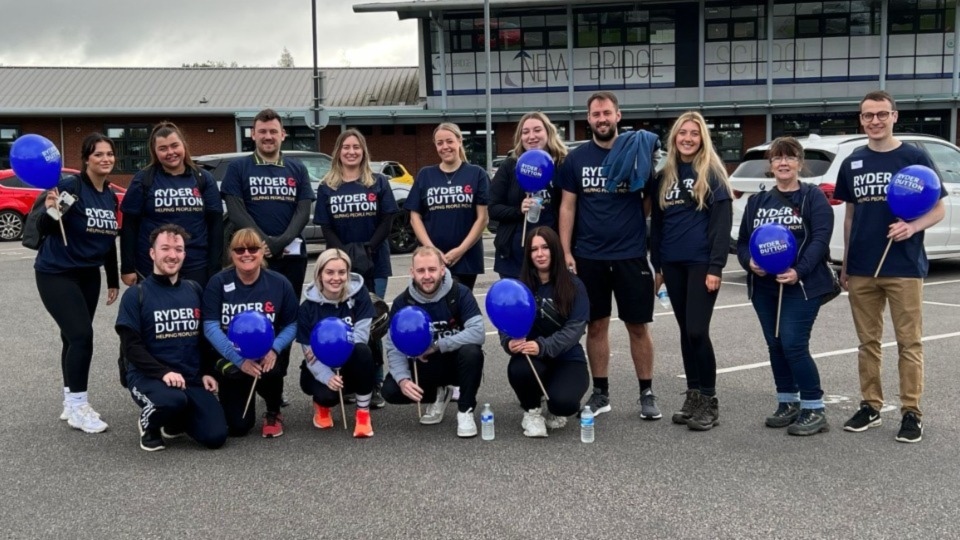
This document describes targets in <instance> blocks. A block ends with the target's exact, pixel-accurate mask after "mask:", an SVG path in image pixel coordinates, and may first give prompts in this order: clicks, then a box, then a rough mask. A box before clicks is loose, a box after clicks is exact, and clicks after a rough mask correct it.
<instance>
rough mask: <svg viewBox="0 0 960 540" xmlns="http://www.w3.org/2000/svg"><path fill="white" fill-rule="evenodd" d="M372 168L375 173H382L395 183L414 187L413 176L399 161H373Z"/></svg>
mask: <svg viewBox="0 0 960 540" xmlns="http://www.w3.org/2000/svg"><path fill="white" fill-rule="evenodd" d="M370 168H371V169H373V172H376V173H380V174H382V175H384V176H386V177H387V178H389V179H390V180H391V181H393V182H397V183H399V184H407V185H408V186H412V185H413V175H412V174H410V171H408V170H407V168H406V167H404V166H403V165H401V164H400V163H399V162H397V161H371V162H370Z"/></svg>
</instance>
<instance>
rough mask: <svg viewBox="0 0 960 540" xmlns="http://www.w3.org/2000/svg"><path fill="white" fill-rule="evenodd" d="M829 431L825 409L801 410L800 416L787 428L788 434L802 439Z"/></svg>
mask: <svg viewBox="0 0 960 540" xmlns="http://www.w3.org/2000/svg"><path fill="white" fill-rule="evenodd" d="M828 431H830V424H828V423H827V415H826V411H825V410H824V409H800V416H797V419H796V420H794V421H793V423H792V424H790V425H789V426H787V433H789V434H790V435H798V436H801V437H803V436H806V435H816V434H817V433H820V432H824V433H826V432H828Z"/></svg>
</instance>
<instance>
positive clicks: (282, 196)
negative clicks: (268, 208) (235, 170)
mask: <svg viewBox="0 0 960 540" xmlns="http://www.w3.org/2000/svg"><path fill="white" fill-rule="evenodd" d="M247 182H248V183H249V185H250V200H252V201H284V202H295V201H296V200H297V180H296V179H295V178H293V177H289V176H250V177H248V178H247Z"/></svg>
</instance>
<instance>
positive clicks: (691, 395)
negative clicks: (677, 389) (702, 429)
mask: <svg viewBox="0 0 960 540" xmlns="http://www.w3.org/2000/svg"><path fill="white" fill-rule="evenodd" d="M684 394H686V395H687V397H686V398H684V400H683V405H681V406H680V410H679V411H677V412H675V413H673V417H671V418H670V420H671V421H672V422H673V423H674V424H686V423H687V420H689V419H690V417H691V416H693V411H694V409H695V408H696V407H695V405H696V403H697V402H698V401H697V398H698V397H699V396H700V391H699V390H697V389H690V390H687V391H686V392H684Z"/></svg>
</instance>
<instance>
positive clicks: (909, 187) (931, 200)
mask: <svg viewBox="0 0 960 540" xmlns="http://www.w3.org/2000/svg"><path fill="white" fill-rule="evenodd" d="M938 200H940V178H938V177H937V173H935V172H934V171H933V169H931V168H930V167H925V166H923V165H910V166H908V167H904V168H902V169H900V172H898V173H897V174H895V175H893V178H891V179H890V184H889V185H888V186H887V204H889V205H890V211H891V212H893V215H895V216H897V217H898V218H900V219H902V220H904V221H913V220H915V219H917V218H918V217H920V216H922V215H924V214H926V213H927V212H929V211H930V210H931V209H933V207H934V206H935V205H936V204H937V201H938Z"/></svg>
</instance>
